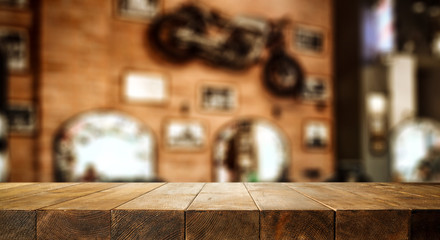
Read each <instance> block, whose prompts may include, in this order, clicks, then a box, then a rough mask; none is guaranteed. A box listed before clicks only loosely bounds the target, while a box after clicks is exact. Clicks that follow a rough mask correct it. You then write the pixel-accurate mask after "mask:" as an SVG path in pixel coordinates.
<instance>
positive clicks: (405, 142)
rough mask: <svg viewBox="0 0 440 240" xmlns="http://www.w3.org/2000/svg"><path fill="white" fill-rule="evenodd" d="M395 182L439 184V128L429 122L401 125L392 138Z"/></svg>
mask: <svg viewBox="0 0 440 240" xmlns="http://www.w3.org/2000/svg"><path fill="white" fill-rule="evenodd" d="M391 147H392V154H391V156H392V159H391V164H392V171H393V179H394V180H395V181H404V182H413V181H416V182H422V181H440V125H439V124H438V123H437V122H435V121H433V120H429V119H411V120H406V121H404V122H402V123H401V124H399V125H398V126H397V127H396V128H395V129H394V131H393V135H392V138H391Z"/></svg>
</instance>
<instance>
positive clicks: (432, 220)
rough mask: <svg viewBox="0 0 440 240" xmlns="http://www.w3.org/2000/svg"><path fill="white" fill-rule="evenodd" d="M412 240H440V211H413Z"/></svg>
mask: <svg viewBox="0 0 440 240" xmlns="http://www.w3.org/2000/svg"><path fill="white" fill-rule="evenodd" d="M411 239H413V240H425V239H440V210H439V209H438V208H437V209H435V210H426V209H425V210H413V211H412V212H411Z"/></svg>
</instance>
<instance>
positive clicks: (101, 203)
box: [0, 183, 440, 239]
mask: <svg viewBox="0 0 440 240" xmlns="http://www.w3.org/2000/svg"><path fill="white" fill-rule="evenodd" d="M0 239H440V185H439V184H401V183H206V184H205V183H0Z"/></svg>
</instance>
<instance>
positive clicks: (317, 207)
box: [245, 183, 334, 239]
mask: <svg viewBox="0 0 440 240" xmlns="http://www.w3.org/2000/svg"><path fill="white" fill-rule="evenodd" d="M245 185H246V187H247V189H248V190H249V193H250V194H251V196H252V198H253V199H254V200H255V203H256V204H257V206H258V208H259V209H260V239H333V238H334V211H333V210H332V209H330V208H327V207H325V206H324V205H322V204H320V203H318V202H316V201H314V200H312V199H310V198H308V197H305V196H304V195H302V194H300V193H298V192H296V191H294V190H292V189H291V188H288V187H287V186H284V185H280V184H272V183H246V184H245Z"/></svg>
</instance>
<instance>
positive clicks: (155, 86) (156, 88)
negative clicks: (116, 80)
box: [122, 71, 170, 104]
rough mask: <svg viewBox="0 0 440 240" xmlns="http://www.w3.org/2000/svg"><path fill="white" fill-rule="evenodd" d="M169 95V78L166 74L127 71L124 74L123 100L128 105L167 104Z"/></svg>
mask: <svg viewBox="0 0 440 240" xmlns="http://www.w3.org/2000/svg"><path fill="white" fill-rule="evenodd" d="M169 95H170V89H169V77H168V75H166V74H164V73H159V72H147V71H127V72H125V73H124V74H123V77H122V98H123V100H124V101H125V102H127V103H140V104H165V103H167V102H168V99H169Z"/></svg>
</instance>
